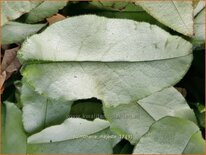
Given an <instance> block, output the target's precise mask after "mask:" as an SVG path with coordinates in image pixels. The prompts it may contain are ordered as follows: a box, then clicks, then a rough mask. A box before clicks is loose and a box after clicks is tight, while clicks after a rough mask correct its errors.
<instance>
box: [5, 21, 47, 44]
mask: <svg viewBox="0 0 206 155" xmlns="http://www.w3.org/2000/svg"><path fill="white" fill-rule="evenodd" d="M44 26H46V24H33V25H30V24H23V23H18V22H9V23H7V24H5V25H4V26H3V28H2V43H3V44H12V43H19V42H22V41H24V40H25V39H26V38H27V37H29V36H31V35H32V34H35V33H37V32H38V31H40V30H41V29H42V28H43V27H44Z"/></svg>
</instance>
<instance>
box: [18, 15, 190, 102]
mask: <svg viewBox="0 0 206 155" xmlns="http://www.w3.org/2000/svg"><path fill="white" fill-rule="evenodd" d="M82 22H83V23H84V25H82ZM45 42H46V43H47V44H45ZM174 47H175V48H174ZM191 47H192V45H191V44H190V43H189V42H187V41H186V40H184V39H182V38H180V37H178V36H172V35H170V34H169V33H167V32H165V31H164V30H162V29H160V28H159V27H157V26H154V25H150V24H147V23H140V22H134V21H132V20H123V19H109V18H105V17H98V16H93V15H85V16H78V17H73V18H69V19H66V20H63V21H60V22H58V23H55V24H53V25H51V26H50V27H49V28H48V29H46V30H45V31H44V32H42V33H41V34H38V35H34V36H32V37H31V38H30V39H28V40H27V41H26V42H25V43H24V44H23V47H22V48H21V50H20V51H19V54H20V57H21V59H22V60H23V61H25V62H30V63H31V64H29V65H26V66H25V67H24V69H23V70H22V74H23V76H24V79H25V81H26V82H27V83H29V84H30V85H31V86H33V87H34V88H35V90H36V91H37V92H39V93H40V94H42V93H43V94H45V95H47V96H48V97H49V98H54V99H64V100H72V101H74V100H78V99H87V98H92V97H96V98H98V99H101V100H102V101H103V103H104V104H106V105H110V106H117V105H120V104H128V103H131V102H134V101H137V100H139V99H141V98H144V97H146V96H148V95H150V94H152V93H154V92H156V91H160V90H162V89H163V88H165V87H168V86H171V85H174V84H175V83H177V82H178V81H179V80H180V79H181V78H182V77H183V76H184V74H185V73H186V72H187V70H188V68H189V66H190V63H191V61H192V54H191ZM159 79H161V81H160V80H159Z"/></svg>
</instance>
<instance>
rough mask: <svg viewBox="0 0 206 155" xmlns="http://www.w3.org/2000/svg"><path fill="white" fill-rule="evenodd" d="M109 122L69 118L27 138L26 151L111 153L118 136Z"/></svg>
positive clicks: (39, 152) (38, 152)
mask: <svg viewBox="0 0 206 155" xmlns="http://www.w3.org/2000/svg"><path fill="white" fill-rule="evenodd" d="M108 127H109V123H108V122H107V121H104V120H100V119H95V120H94V121H87V120H84V119H79V118H69V119H67V120H65V121H64V123H63V124H61V125H57V126H52V127H49V128H46V129H44V130H43V131H41V132H40V133H37V134H35V135H32V136H31V137H29V138H28V148H27V153H37V154H41V153H61V154H63V153H92V154H95V153H101V154H102V153H105V154H106V153H107V154H111V153H112V148H113V146H114V144H115V143H116V139H117V138H118V137H117V136H116V135H114V134H113V133H111V131H110V130H109V128H108Z"/></svg>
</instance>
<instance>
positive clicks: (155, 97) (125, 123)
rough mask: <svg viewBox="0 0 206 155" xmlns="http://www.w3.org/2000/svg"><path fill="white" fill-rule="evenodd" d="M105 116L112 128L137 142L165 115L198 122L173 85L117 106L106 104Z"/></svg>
mask: <svg viewBox="0 0 206 155" xmlns="http://www.w3.org/2000/svg"><path fill="white" fill-rule="evenodd" d="M104 114H105V117H106V118H107V119H108V120H109V122H110V123H111V129H112V130H113V131H114V132H116V133H117V134H119V135H122V134H125V135H127V136H126V137H125V138H126V139H128V140H129V141H130V142H131V143H133V144H135V143H137V142H138V140H139V139H140V138H141V137H142V136H143V135H144V134H145V133H146V132H147V131H148V130H149V128H150V126H151V125H152V124H153V123H154V122H155V121H158V120H159V119H160V118H163V117H165V116H176V117H181V118H185V119H189V120H192V121H194V122H196V118H195V115H194V112H193V111H192V110H191V109H190V107H189V106H188V105H187V103H186V101H185V99H184V98H183V96H182V95H181V94H180V93H179V92H178V91H177V90H176V89H174V88H173V87H170V88H166V89H164V90H162V91H160V92H156V93H153V94H152V95H150V96H148V97H146V98H144V99H141V100H139V101H137V102H134V103H132V104H129V105H120V106H117V107H115V108H114V107H106V106H104Z"/></svg>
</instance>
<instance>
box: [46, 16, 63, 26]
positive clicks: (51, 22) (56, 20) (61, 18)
mask: <svg viewBox="0 0 206 155" xmlns="http://www.w3.org/2000/svg"><path fill="white" fill-rule="evenodd" d="M65 18H66V17H64V16H62V15H61V14H57V15H54V16H52V17H49V18H47V19H46V20H47V22H48V23H49V25H51V24H54V23H56V22H58V21H61V20H64V19H65Z"/></svg>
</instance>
